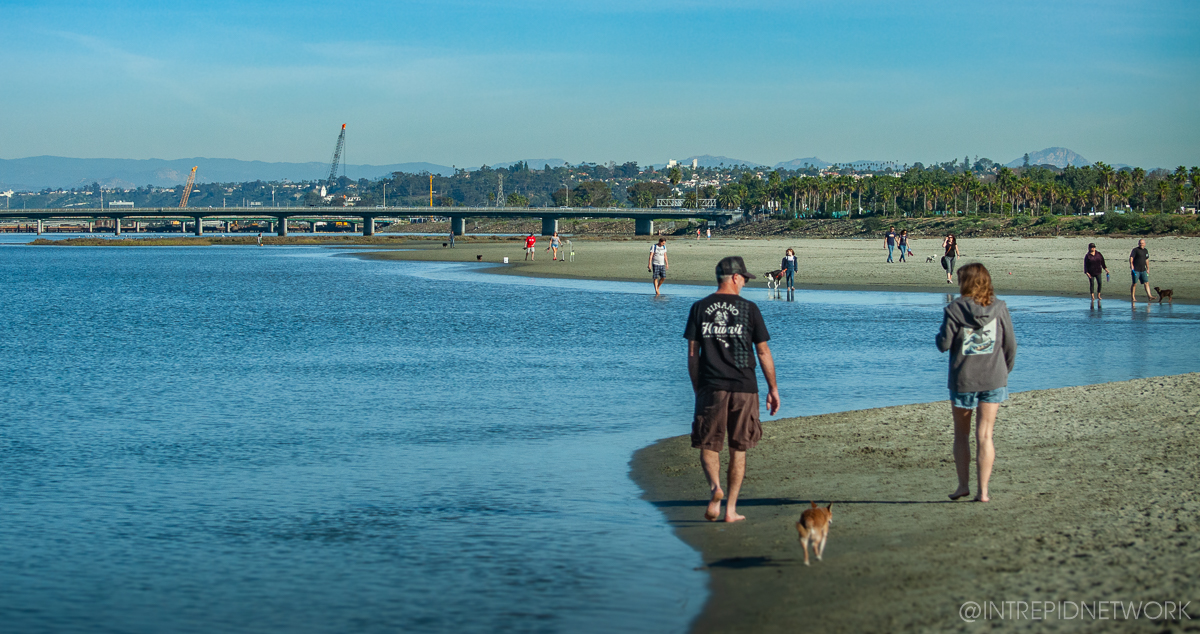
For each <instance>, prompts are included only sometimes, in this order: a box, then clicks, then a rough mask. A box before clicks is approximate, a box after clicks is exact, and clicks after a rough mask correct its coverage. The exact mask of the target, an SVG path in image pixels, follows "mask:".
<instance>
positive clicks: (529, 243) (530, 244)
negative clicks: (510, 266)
mask: <svg viewBox="0 0 1200 634" xmlns="http://www.w3.org/2000/svg"><path fill="white" fill-rule="evenodd" d="M536 246H537V238H536V237H534V235H533V232H530V233H529V236H527V237H526V238H525V259H526V260H533V259H534V258H535V256H537V253H535V252H534V248H535V247H536Z"/></svg>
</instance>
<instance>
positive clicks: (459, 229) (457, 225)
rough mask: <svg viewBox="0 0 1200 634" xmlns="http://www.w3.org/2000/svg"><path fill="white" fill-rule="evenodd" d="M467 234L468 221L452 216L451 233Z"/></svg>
mask: <svg viewBox="0 0 1200 634" xmlns="http://www.w3.org/2000/svg"><path fill="white" fill-rule="evenodd" d="M543 226H545V225H543ZM466 232H467V219H466V218H462V217H460V216H450V233H453V234H454V235H456V236H461V235H463V234H465V233H466Z"/></svg>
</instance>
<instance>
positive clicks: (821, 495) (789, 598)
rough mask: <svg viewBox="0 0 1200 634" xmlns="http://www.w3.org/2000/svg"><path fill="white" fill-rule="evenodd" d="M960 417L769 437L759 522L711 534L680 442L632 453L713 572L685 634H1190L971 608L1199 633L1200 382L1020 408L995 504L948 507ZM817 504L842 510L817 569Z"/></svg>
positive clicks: (759, 475)
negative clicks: (812, 510)
mask: <svg viewBox="0 0 1200 634" xmlns="http://www.w3.org/2000/svg"><path fill="white" fill-rule="evenodd" d="M950 420H951V419H950V406H949V403H948V402H945V401H943V402H939V403H929V404H921V405H905V406H899V407H889V408H881V409H872V410H861V411H851V412H843V413H837V414H827V415H822V416H811V417H802V418H792V419H781V420H774V421H765V422H764V425H763V426H764V438H763V441H762V443H761V444H760V445H759V446H758V447H757V448H755V449H754V450H752V451H751V452H750V456H749V466H748V470H747V476H746V481H745V485H744V488H743V490H742V499H741V501H740V502H739V505H738V510H739V511H740V512H741V513H742V514H743V515H745V516H746V517H747V519H746V521H744V522H739V523H736V524H732V525H726V524H723V523H711V522H707V521H705V520H704V518H703V514H704V506H705V502H706V499H707V495H708V491H707V487H706V485H705V483H704V477H703V475H702V474H701V472H700V468H699V465H698V455H697V454H698V452H697V450H693V449H691V448H690V446H689V443H688V439H687V437H686V436H681V437H676V438H669V439H666V440H663V441H660V442H659V443H657V444H655V445H652V446H650V447H647V448H645V449H643V450H641V451H639V452H637V453H636V454H635V455H634V458H633V460H632V463H631V465H632V477H633V479H634V480H635V481H636V482H637V483H638V484H639V485H640V486H641V487H642V488H643V490H644V491H645V496H644V497H645V499H647V500H649V501H650V502H652V503H654V504H655V505H657V506H658V507H659V508H660V509H661V510H662V512H663V513H664V514H665V515H666V516H667V518H668V520H669V521H670V523H671V524H672V525H673V526H674V527H675V530H676V532H677V534H678V535H679V537H680V538H681V539H683V540H684V541H685V542H687V543H688V544H690V545H692V546H693V547H695V548H696V549H697V550H698V551H700V553H701V554H702V556H703V559H704V562H705V565H706V568H707V570H708V572H709V573H710V575H711V590H712V595H711V597H710V600H709V602H708V603H707V605H706V606H705V609H704V611H703V613H702V614H701V615H700V617H699V618H698V619H697V620H696V622H695V623H694V624H693V630H694V631H696V632H798V631H816V632H886V631H979V630H981V629H989V630H990V629H991V628H993V627H997V626H1004V625H1007V626H1016V627H1020V628H1029V627H1034V628H1037V629H1050V630H1054V631H1066V630H1071V631H1156V632H1157V631H1178V630H1179V629H1180V625H1179V624H1178V623H1172V622H1171V621H1169V620H1168V621H1166V622H1163V621H1161V620H1160V621H1159V622H1158V623H1154V622H1151V621H1148V620H1141V621H1136V622H1133V621H1121V620H1116V621H1113V620H1108V621H1092V620H1083V621H1081V620H1078V619H1076V620H1066V621H1063V620H1055V619H1053V618H1052V619H1050V620H1048V621H1037V622H1033V621H1029V620H1024V621H1019V622H1017V623H1012V622H1008V623H1003V622H999V621H992V622H982V621H981V622H977V623H975V624H967V623H965V622H963V621H962V620H961V619H960V617H959V608H960V606H961V605H962V604H963V602H965V601H976V602H979V603H982V602H984V601H993V602H996V603H999V602H1001V601H1018V600H1025V601H1031V600H1039V601H1042V600H1044V601H1076V602H1079V601H1105V600H1124V601H1130V600H1133V601H1138V600H1146V601H1151V600H1153V601H1166V600H1172V601H1184V602H1186V601H1195V602H1194V603H1193V604H1192V607H1191V608H1190V610H1191V611H1190V614H1192V615H1193V616H1194V617H1200V576H1198V573H1197V572H1196V571H1197V570H1200V495H1198V494H1197V492H1196V483H1197V482H1198V481H1200V374H1185V375H1179V376H1169V377H1159V378H1151V379H1141V380H1135V381H1128V382H1121V383H1107V384H1101V385H1090V386H1084V387H1072V388H1064V389H1055V390H1044V391H1036V392H1024V393H1019V394H1014V395H1012V397H1011V398H1010V400H1009V401H1008V402H1006V403H1005V404H1004V405H1003V406H1002V408H1001V410H1000V415H999V418H998V420H997V423H996V427H995V443H996V456H997V457H996V465H995V470H994V472H993V475H992V480H991V484H990V489H991V491H990V492H991V497H992V501H991V502H989V503H987V504H982V503H973V502H968V501H966V500H965V499H964V500H962V501H958V502H949V501H948V500H947V498H946V496H947V494H948V493H950V492H951V491H953V490H954V488H955V485H956V479H955V471H954V464H953V459H952V457H951V442H952V439H953V433H952V427H951V422H950ZM972 455H974V443H973V442H972ZM974 473H975V472H974V466H973V465H972V470H971V474H972V475H971V487H972V492H973V493H974V491H975V480H974V477H975V475H974ZM968 499H969V498H968ZM809 500H817V501H819V502H822V503H827V502H829V501H832V502H833V524H832V530H831V532H830V537H829V541H828V545H827V548H826V551H825V560H824V561H822V562H817V561H815V559H814V560H813V562H812V566H811V567H805V566H804V565H803V555H802V553H801V551H800V546H799V543H798V541H797V534H796V530H795V527H794V526H795V522H796V520H797V519H798V518H799V516H800V513H801V511H802V510H803V509H804V508H807V507H808V501H809ZM1182 626H1183V627H1186V628H1195V627H1196V625H1195V624H1194V622H1191V621H1187V620H1183V621H1182Z"/></svg>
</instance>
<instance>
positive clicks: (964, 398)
mask: <svg viewBox="0 0 1200 634" xmlns="http://www.w3.org/2000/svg"><path fill="white" fill-rule="evenodd" d="M1007 399H1008V387H998V388H996V389H994V390H984V391H982V392H955V391H954V390H950V404H951V405H953V406H955V407H957V408H959V409H975V408H976V407H978V406H979V404H980V403H1003V402H1004V401H1005V400H1007Z"/></svg>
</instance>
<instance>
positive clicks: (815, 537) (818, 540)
mask: <svg viewBox="0 0 1200 634" xmlns="http://www.w3.org/2000/svg"><path fill="white" fill-rule="evenodd" d="M811 504H812V508H810V509H805V511H804V512H803V513H801V514H800V521H799V522H796V531H797V532H799V533H800V546H802V547H803V548H804V565H805V566H807V565H808V544H809V543H810V542H811V543H812V547H813V554H814V555H816V556H817V561H821V556H822V555H824V554H825V540H826V539H828V538H829V524H830V522H832V521H833V502H830V503H829V504H827V505H826V506H825V508H821V507H819V506H817V503H816V502H811Z"/></svg>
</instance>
